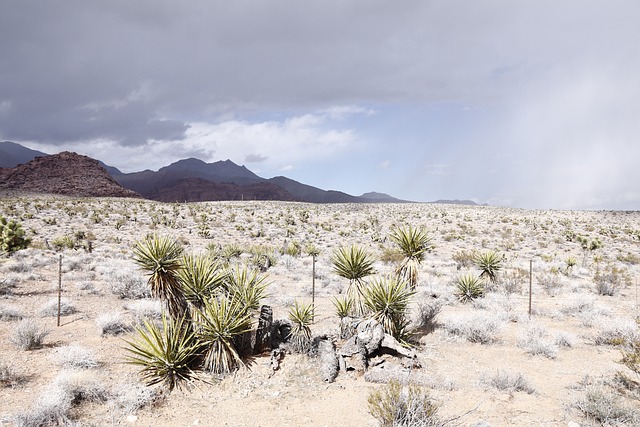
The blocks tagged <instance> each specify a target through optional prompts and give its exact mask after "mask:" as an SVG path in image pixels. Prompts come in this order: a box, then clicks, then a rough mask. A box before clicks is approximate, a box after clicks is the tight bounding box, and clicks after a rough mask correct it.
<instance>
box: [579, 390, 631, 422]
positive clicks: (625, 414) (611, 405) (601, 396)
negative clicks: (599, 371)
mask: <svg viewBox="0 0 640 427" xmlns="http://www.w3.org/2000/svg"><path fill="white" fill-rule="evenodd" d="M574 406H575V407H576V408H577V409H578V410H579V411H580V412H582V414H583V415H584V416H585V417H586V418H587V419H589V420H594V421H597V422H598V423H600V424H602V425H638V424H637V423H640V412H639V411H638V408H637V405H633V404H631V403H627V401H626V400H625V399H623V398H621V396H620V395H618V394H616V393H613V392H612V391H611V390H610V389H609V388H607V387H605V386H604V385H602V384H592V385H589V386H587V388H586V389H585V392H584V395H583V396H582V397H581V398H580V399H578V400H577V401H576V402H575V403H574Z"/></svg>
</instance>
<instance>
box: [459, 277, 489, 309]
mask: <svg viewBox="0 0 640 427" xmlns="http://www.w3.org/2000/svg"><path fill="white" fill-rule="evenodd" d="M455 294H456V296H457V297H458V300H459V301H460V302H463V303H466V302H470V301H473V300H474V299H476V298H480V297H482V296H484V281H483V280H482V279H481V278H480V277H477V276H474V275H473V274H465V275H463V276H460V277H458V279H457V280H456V292H455Z"/></svg>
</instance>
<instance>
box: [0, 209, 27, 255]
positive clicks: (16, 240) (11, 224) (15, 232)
mask: <svg viewBox="0 0 640 427" xmlns="http://www.w3.org/2000/svg"><path fill="white" fill-rule="evenodd" d="M30 243H31V240H30V239H29V238H27V237H25V232H24V230H23V229H22V225H20V224H19V223H17V222H15V221H7V219H6V218H5V217H3V216H1V215H0V252H6V253H12V252H15V251H17V250H20V249H25V248H27V247H28V246H29V244H30Z"/></svg>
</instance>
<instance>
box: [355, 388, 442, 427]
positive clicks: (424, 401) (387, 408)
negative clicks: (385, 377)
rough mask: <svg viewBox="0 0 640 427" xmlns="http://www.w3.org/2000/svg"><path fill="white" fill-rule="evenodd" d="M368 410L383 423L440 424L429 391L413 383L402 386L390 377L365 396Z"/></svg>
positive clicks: (396, 426)
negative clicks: (388, 380)
mask: <svg viewBox="0 0 640 427" xmlns="http://www.w3.org/2000/svg"><path fill="white" fill-rule="evenodd" d="M367 405H368V407H369V412H370V413H371V415H373V417H374V418H376V419H377V420H378V422H379V423H380V425H381V426H383V427H430V426H442V425H444V423H443V422H442V421H441V420H440V419H439V418H438V405H437V404H436V403H435V402H434V401H433V399H432V398H431V396H430V395H429V392H428V391H427V390H426V389H425V388H424V387H421V386H419V385H416V384H408V385H406V386H403V385H402V384H400V383H399V382H398V381H396V380H391V381H390V382H389V383H388V384H387V385H386V386H383V387H381V388H379V389H377V390H374V391H373V392H371V394H369V397H368V398H367Z"/></svg>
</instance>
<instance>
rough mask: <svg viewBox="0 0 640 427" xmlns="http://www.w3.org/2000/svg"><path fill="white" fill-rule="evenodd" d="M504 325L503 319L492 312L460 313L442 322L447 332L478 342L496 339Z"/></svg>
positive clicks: (482, 342)
mask: <svg viewBox="0 0 640 427" xmlns="http://www.w3.org/2000/svg"><path fill="white" fill-rule="evenodd" d="M504 326H505V321H504V320H503V319H501V318H500V317H499V316H496V315H495V314H494V313H473V314H470V315H460V316H458V317H455V318H448V319H445V320H444V321H443V322H442V328H443V329H444V330H445V331H446V332H447V333H449V334H451V335H454V336H459V337H462V338H464V339H466V340H468V341H470V342H475V343H480V344H491V343H493V342H495V341H497V339H498V335H499V333H500V332H501V331H502V329H503V328H504Z"/></svg>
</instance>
